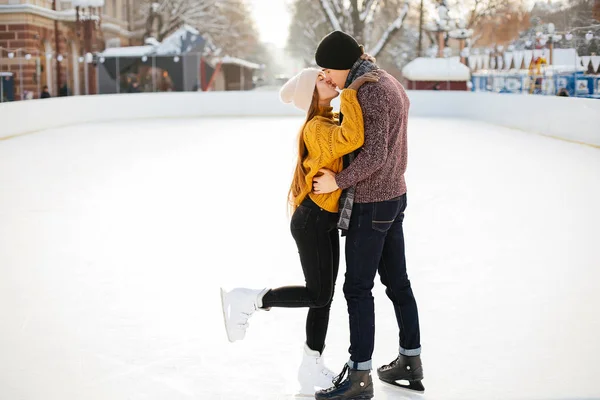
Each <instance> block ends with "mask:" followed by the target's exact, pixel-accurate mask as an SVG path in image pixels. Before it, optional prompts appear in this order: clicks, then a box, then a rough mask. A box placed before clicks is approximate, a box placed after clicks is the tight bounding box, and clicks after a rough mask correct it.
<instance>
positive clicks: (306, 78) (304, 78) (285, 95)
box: [279, 68, 321, 112]
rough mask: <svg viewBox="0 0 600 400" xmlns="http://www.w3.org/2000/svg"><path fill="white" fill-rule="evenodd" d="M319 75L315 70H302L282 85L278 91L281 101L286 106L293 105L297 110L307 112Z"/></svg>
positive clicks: (318, 70)
mask: <svg viewBox="0 0 600 400" xmlns="http://www.w3.org/2000/svg"><path fill="white" fill-rule="evenodd" d="M320 73H321V70H320V69H316V68H305V69H303V70H302V71H301V72H300V73H299V74H298V75H296V76H294V77H293V78H291V79H290V80H289V81H287V82H286V83H285V85H283V87H282V88H281V90H280V91H279V97H280V98H281V101H283V102H284V103H286V104H289V103H293V104H294V105H295V106H296V107H298V108H299V109H301V110H303V111H305V112H308V108H309V107H310V103H311V101H312V97H313V93H314V91H315V85H316V84H317V77H318V76H319V74H320Z"/></svg>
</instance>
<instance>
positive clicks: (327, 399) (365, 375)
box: [315, 364, 373, 400]
mask: <svg viewBox="0 0 600 400" xmlns="http://www.w3.org/2000/svg"><path fill="white" fill-rule="evenodd" d="M346 372H347V373H348V376H347V377H346V379H344V375H345V374H346ZM342 379H344V380H343V381H342ZM372 398H373V380H372V379H371V371H358V370H356V369H350V368H349V367H348V364H346V365H344V369H343V370H342V373H341V374H339V375H338V376H337V378H335V380H334V381H333V387H330V388H329V389H325V390H321V391H318V392H317V393H315V399H317V400H370V399H372Z"/></svg>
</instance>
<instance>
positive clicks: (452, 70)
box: [402, 57, 471, 90]
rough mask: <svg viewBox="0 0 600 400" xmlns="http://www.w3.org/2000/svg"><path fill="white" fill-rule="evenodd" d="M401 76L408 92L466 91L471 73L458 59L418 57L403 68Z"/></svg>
mask: <svg viewBox="0 0 600 400" xmlns="http://www.w3.org/2000/svg"><path fill="white" fill-rule="evenodd" d="M402 75H403V76H404V79H405V81H404V86H405V87H406V88H407V89H410V90H467V87H468V84H467V82H469V79H470V78H471V71H470V70H469V68H468V67H467V66H466V65H464V64H463V63H461V62H460V58H459V57H449V58H426V57H419V58H416V59H414V60H412V61H411V62H409V63H408V64H406V65H405V66H404V68H403V69H402Z"/></svg>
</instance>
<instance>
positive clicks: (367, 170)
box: [335, 84, 390, 189]
mask: <svg viewBox="0 0 600 400" xmlns="http://www.w3.org/2000/svg"><path fill="white" fill-rule="evenodd" d="M358 100H359V101H360V105H361V107H362V111H363V115H364V124H365V127H364V128H365V139H364V140H365V143H364V146H363V148H362V150H361V151H360V153H359V154H358V156H356V158H355V159H354V161H353V162H352V163H350V165H349V166H348V167H347V168H346V169H344V170H343V171H342V172H340V173H339V174H337V176H336V178H335V180H336V183H337V185H338V186H339V187H340V188H341V189H347V188H349V187H351V186H354V185H356V184H357V183H358V182H360V181H363V180H365V179H366V178H368V177H369V176H370V175H372V174H373V173H374V172H376V171H377V170H378V169H380V168H381V167H382V166H383V165H384V164H385V161H386V159H387V156H388V131H389V125H390V121H389V104H388V103H387V101H386V95H385V92H384V90H383V87H381V86H380V85H378V84H369V85H365V86H363V87H362V88H361V90H360V93H359V94H358ZM345 117H346V116H345V115H344V118H345Z"/></svg>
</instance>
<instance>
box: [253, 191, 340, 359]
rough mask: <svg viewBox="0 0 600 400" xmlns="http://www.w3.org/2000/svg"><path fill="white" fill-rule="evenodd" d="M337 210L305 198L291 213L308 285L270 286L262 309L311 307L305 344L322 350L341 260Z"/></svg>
mask: <svg viewBox="0 0 600 400" xmlns="http://www.w3.org/2000/svg"><path fill="white" fill-rule="evenodd" d="M336 224H337V213H330V212H328V211H325V210H322V209H321V208H320V207H319V206H318V205H316V204H315V203H314V202H313V201H312V200H310V198H308V197H307V198H306V199H305V200H304V201H303V202H302V204H301V205H300V207H298V209H296V211H295V212H294V215H293V216H292V222H291V224H290V225H291V230H292V236H293V237H294V240H295V241H296V245H297V246H298V253H299V254H300V262H301V264H302V270H303V271H304V279H305V281H306V286H285V287H280V288H276V289H271V290H270V291H269V292H267V293H266V294H265V295H264V297H263V299H262V303H263V308H270V307H288V308H291V307H309V308H310V310H308V317H307V318H306V344H307V345H308V347H310V348H311V349H312V350H316V351H318V352H322V351H323V348H324V347H325V337H326V335H327V327H328V325H329V309H330V308H331V300H332V299H333V289H334V286H335V280H336V278H337V274H338V269H339V262H340V242H339V236H338V231H337V227H336Z"/></svg>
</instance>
